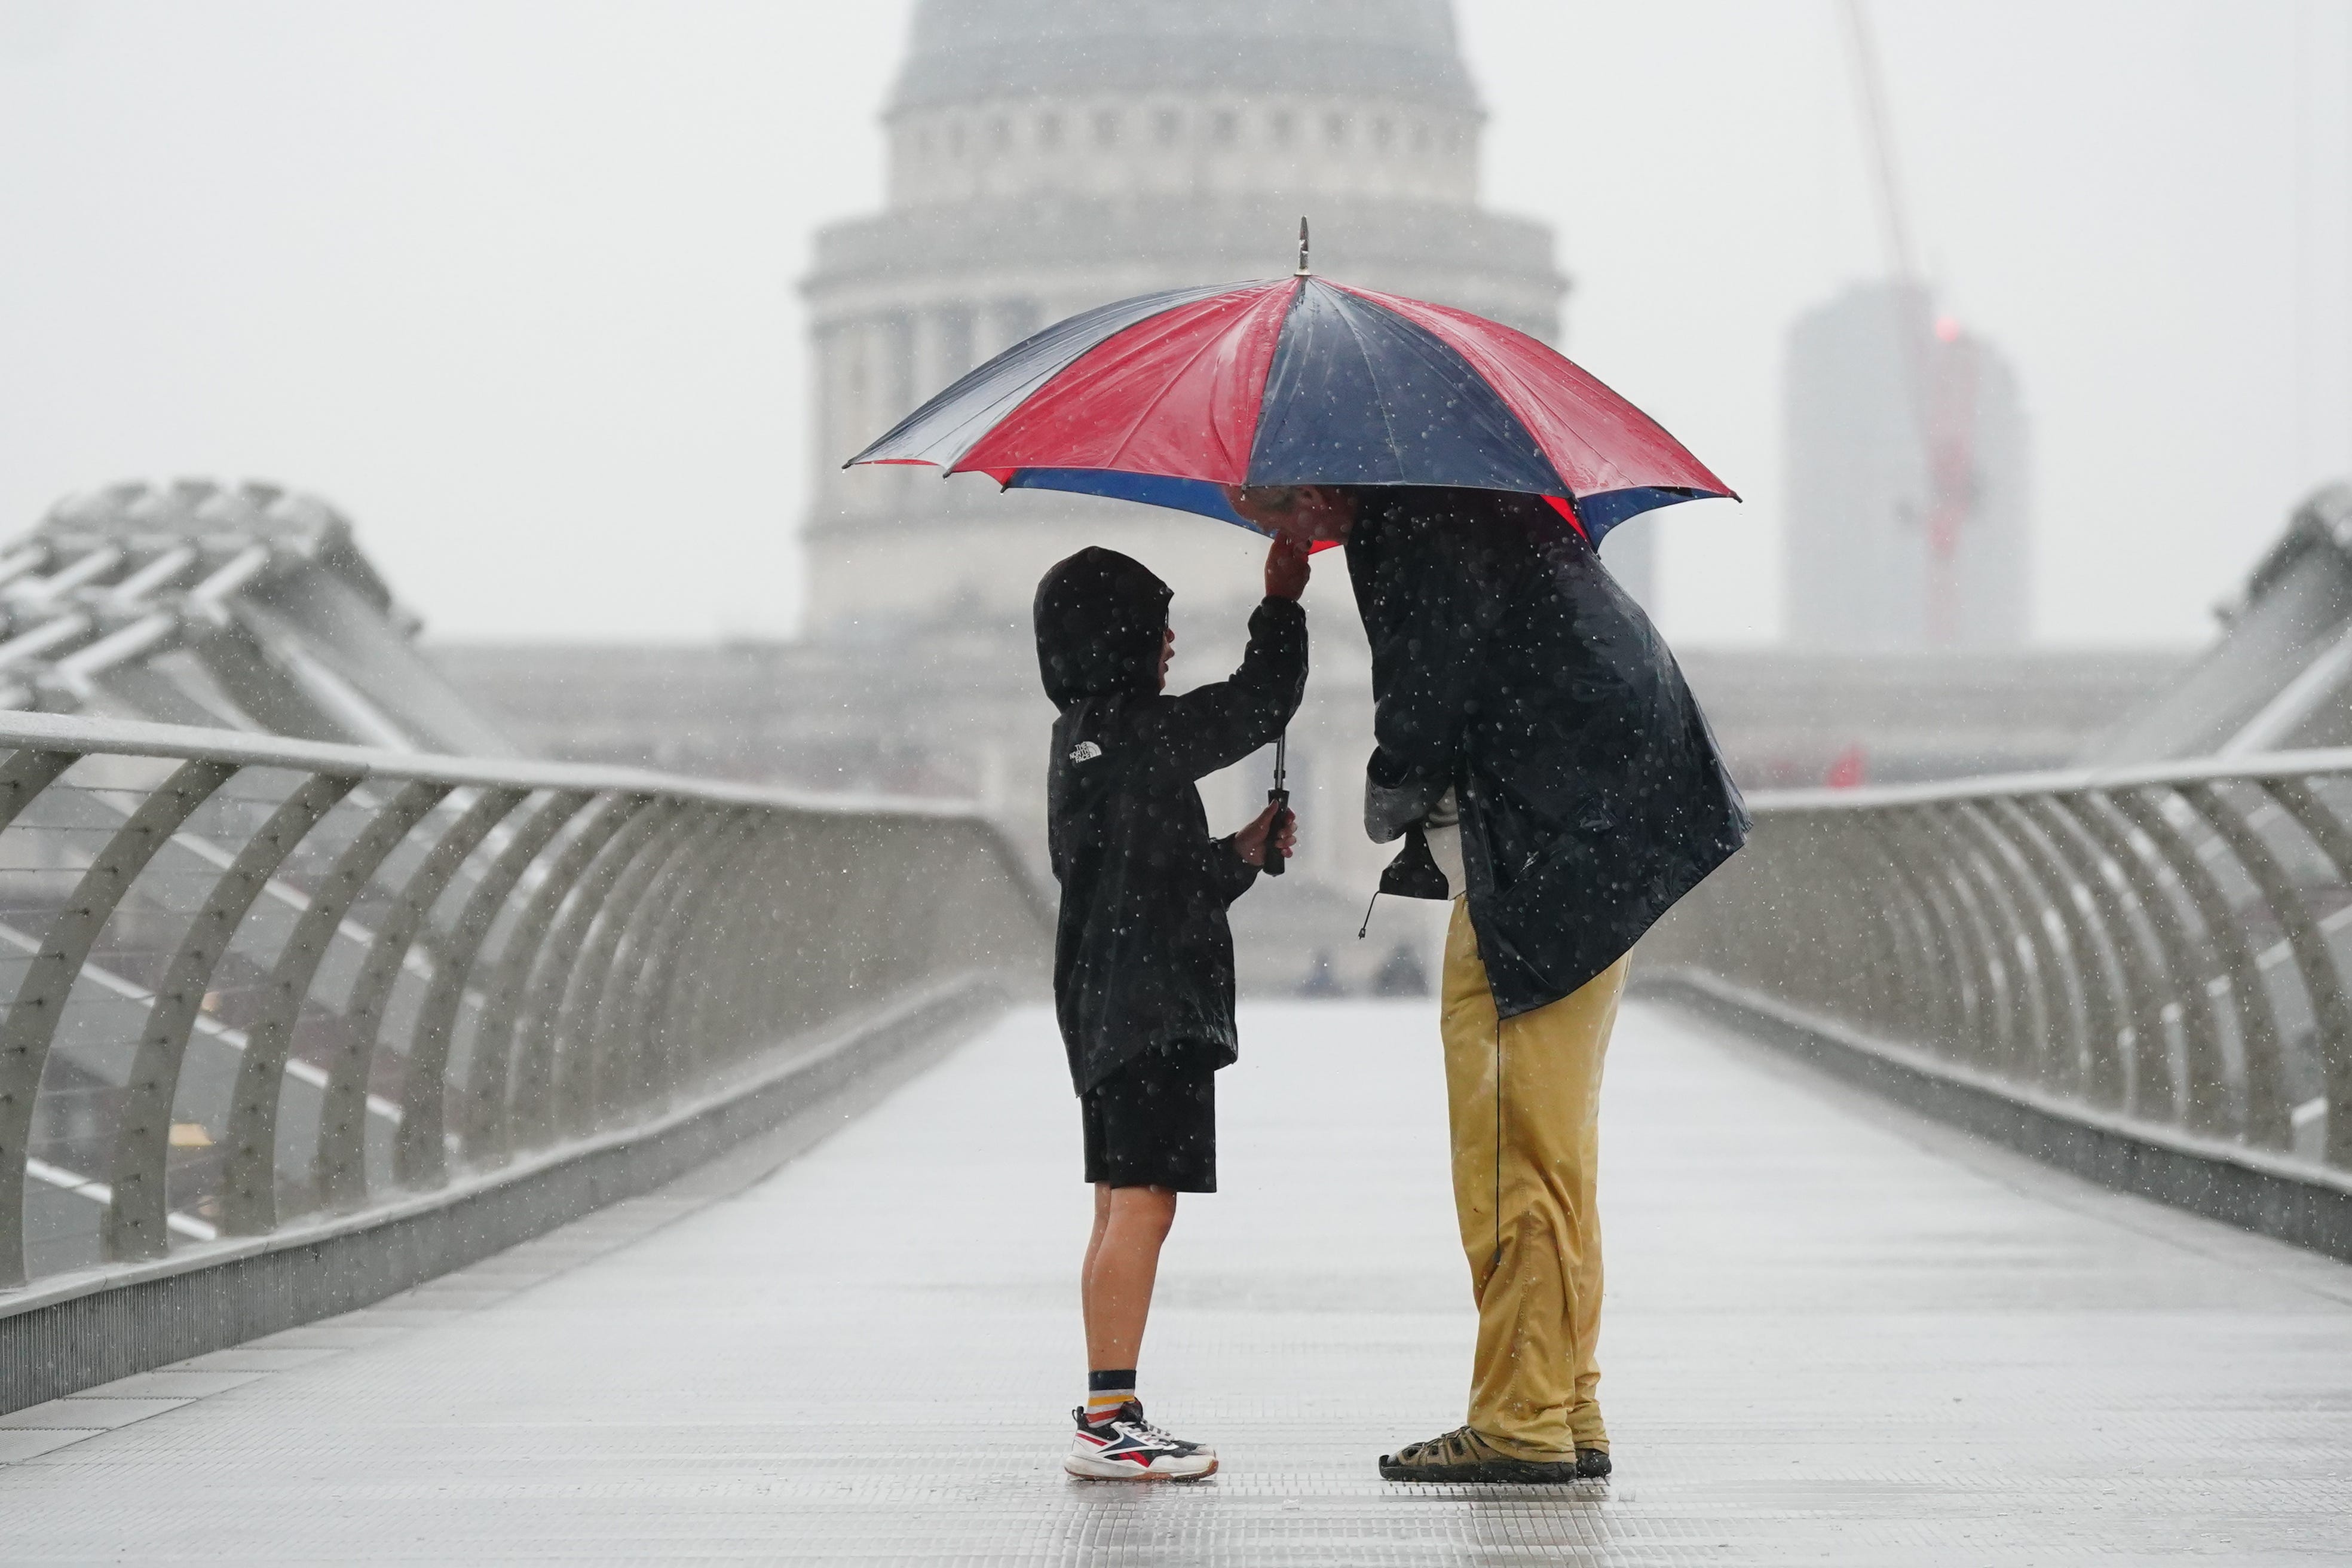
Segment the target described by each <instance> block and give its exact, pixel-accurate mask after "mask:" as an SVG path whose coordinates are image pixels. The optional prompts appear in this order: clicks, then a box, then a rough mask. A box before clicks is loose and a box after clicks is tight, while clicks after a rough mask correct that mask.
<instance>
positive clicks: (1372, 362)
mask: <svg viewBox="0 0 2352 1568" xmlns="http://www.w3.org/2000/svg"><path fill="white" fill-rule="evenodd" d="M1378 308H1379V307H1377V306H1375V307H1374V309H1376V310H1377V309H1378ZM1339 320H1340V321H1344V322H1346V323H1347V328H1348V335H1349V337H1350V338H1353V339H1354V340H1355V342H1356V352H1357V353H1360V354H1361V355H1363V359H1364V373H1365V374H1366V375H1368V376H1370V379H1371V383H1372V406H1373V407H1375V408H1377V409H1379V410H1380V415H1381V434H1382V435H1384V436H1386V437H1388V444H1389V457H1390V458H1391V460H1392V461H1393V462H1395V464H1396V466H1397V472H1399V473H1402V472H1403V471H1404V451H1403V448H1402V447H1399V446H1398V445H1397V438H1396V424H1395V422H1394V421H1393V420H1391V419H1390V417H1389V400H1388V393H1387V389H1386V388H1384V387H1382V386H1381V363H1380V361H1379V360H1378V359H1377V358H1376V357H1374V355H1373V354H1372V353H1371V352H1370V350H1369V349H1367V348H1366V347H1365V346H1364V334H1363V331H1362V330H1361V329H1360V328H1359V327H1358V326H1357V325H1356V323H1355V322H1354V321H1351V320H1349V317H1348V315H1347V313H1346V312H1344V311H1342V312H1341V313H1340V316H1339Z"/></svg>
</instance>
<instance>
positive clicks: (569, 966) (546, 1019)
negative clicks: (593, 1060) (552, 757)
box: [509, 801, 683, 1149]
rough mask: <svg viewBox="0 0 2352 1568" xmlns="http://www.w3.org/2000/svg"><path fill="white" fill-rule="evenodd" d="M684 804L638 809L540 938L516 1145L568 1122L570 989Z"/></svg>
mask: <svg viewBox="0 0 2352 1568" xmlns="http://www.w3.org/2000/svg"><path fill="white" fill-rule="evenodd" d="M682 809H683V807H681V806H679V805H676V804H675V803H673V802H669V801H649V802H647V803H646V805H645V806H643V807H642V808H641V809H639V810H638V811H636V812H635V814H633V815H632V816H630V818H629V820H628V823H627V824H626V826H624V827H622V829H621V830H620V831H619V832H618V833H616V834H614V836H613V837H612V840H611V842H609V843H608V844H606V845H605V846H604V849H603V850H602V851H600V852H599V853H598V854H597V855H596V856H595V857H594V858H593V859H592V860H591V861H590V862H589V864H588V867H587V868H586V869H585V870H584V871H583V872H582V874H581V877H580V879H579V882H578V884H577V885H576V886H575V887H573V889H572V891H571V893H570V894H569V895H568V897H567V898H566V899H565V900H564V902H563V904H562V906H561V908H560V909H559V910H558V912H557V914H556V918H555V921H554V922H553V923H552V924H551V925H550V926H549V928H548V932H547V936H546V938H545V940H543V941H542V942H541V943H540V956H539V961H538V963H537V965H536V967H535V968H534V969H533V970H532V972H531V973H530V977H529V980H528V983H527V984H526V985H525V987H524V991H523V1004H522V1010H521V1013H520V1023H519V1026H518V1027H517V1030H516V1036H517V1038H516V1043H515V1052H514V1058H515V1084H514V1090H513V1093H512V1094H511V1095H510V1096H509V1104H510V1105H511V1107H512V1110H511V1116H512V1126H513V1129H514V1131H513V1134H512V1139H513V1146H514V1147H515V1148H518V1149H533V1148H537V1147H539V1146H540V1145H541V1144H542V1143H545V1142H548V1141H549V1140H551V1139H552V1138H553V1137H554V1136H555V1134H556V1131H557V1129H558V1128H559V1127H561V1126H562V1109H561V1107H560V1106H559V1104H558V1103H557V1100H558V1096H559V1095H560V1094H561V1093H562V1086H561V1084H560V1083H559V1081H558V1075H559V1068H558V1066H557V1060H556V1055H555V1051H556V1044H557V1040H558V1038H559V1036H558V1031H557V1025H558V1024H559V1023H560V1022H561V1021H562V1020H561V1015H562V1009H563V998H564V994H565V993H566V992H568V991H569V990H570V989H571V985H572V977H573V975H574V974H575V973H578V971H579V967H580V965H581V963H583V960H584V959H585V958H586V957H587V954H588V950H589V949H590V947H591V946H592V945H593V943H592V942H590V940H589V934H590V932H591V931H593V929H594V928H595V926H596V923H597V921H599V920H600V919H601V918H602V917H604V916H605V915H607V914H608V913H611V912H612V900H613V895H614V890H615V889H617V888H618V887H619V886H620V884H621V881H622V879H623V878H624V877H625V876H626V875H627V874H628V869H629V867H630V865H631V864H632V863H633V862H635V860H636V859H637V858H639V856H640V855H641V854H642V853H643V852H644V850H645V848H646V845H647V844H648V843H650V842H651V841H652V840H653V839H654V838H655V837H657V836H658V835H659V834H660V832H661V831H662V829H664V828H665V827H667V826H669V825H670V823H672V822H673V821H675V820H676V819H677V815H678V813H679V812H680V811H681V810H682Z"/></svg>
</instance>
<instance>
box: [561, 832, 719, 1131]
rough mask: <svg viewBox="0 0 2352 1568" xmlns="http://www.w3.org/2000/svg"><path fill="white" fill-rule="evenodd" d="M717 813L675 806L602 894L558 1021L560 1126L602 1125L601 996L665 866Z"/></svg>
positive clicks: (605, 1060)
mask: <svg viewBox="0 0 2352 1568" xmlns="http://www.w3.org/2000/svg"><path fill="white" fill-rule="evenodd" d="M713 815H715V814H713V813H711V812H709V811H708V810H705V809H700V808H697V807H693V806H688V805H675V806H673V807H672V808H671V809H670V811H669V812H668V814H667V817H666V819H665V820H663V821H662V822H661V823H660V824H659V830H658V832H657V833H656V835H654V837H653V839H652V841H651V842H650V843H648V844H647V845H646V847H645V849H644V850H643V851H642V852H641V853H639V854H638V855H636V856H635V858H633V859H632V860H631V861H630V863H629V868H628V870H627V872H626V873H625V875H624V876H622V877H621V878H620V879H619V880H618V881H616V882H615V883H614V887H613V889H612V892H611V894H610V896H609V897H608V898H607V899H605V900H603V908H602V910H600V912H599V916H598V919H597V921H596V925H595V929H594V930H593V931H592V932H590V933H589V937H588V940H587V941H586V942H584V943H583V944H582V946H581V948H580V957H579V961H578V962H577V963H574V964H572V969H571V973H570V974H569V976H568V977H567V980H566V983H565V985H564V989H563V994H562V997H561V998H560V1000H559V1001H558V1002H557V1004H556V1005H555V1006H554V1008H553V1009H552V1014H551V1027H552V1029H553V1030H554V1036H555V1051H556V1057H555V1062H556V1068H555V1084H556V1087H555V1101H556V1106H557V1110H558V1121H557V1127H558V1130H559V1131H561V1132H562V1133H563V1134H564V1135H565V1136H567V1137H574V1138H576V1137H581V1136H583V1135H584V1134H586V1133H588V1132H591V1131H594V1129H595V1125H596V1117H597V1110H598V1106H599V1103H600V1097H601V1094H602V1089H601V1085H600V1079H603V1078H604V1075H605V1074H607V1073H608V1072H609V1071H610V1070H611V1063H610V1061H609V1059H608V1058H605V1056H604V1054H603V1049H602V1047H603V1045H604V1037H603V1031H602V1029H601V1028H600V1027H599V1026H600V1024H601V1023H602V1021H603V1020H602V1018H601V1016H600V1013H599V1007H598V1004H599V1002H600V1000H601V999H602V997H603V996H604V994H605V991H606V989H607V987H608V986H609V985H610V984H611V983H612V981H613V980H614V971H615V970H616V969H617V968H618V966H619V963H618V961H619V956H620V951H621V943H622V942H624V941H625V940H626V938H627V937H628V935H629V933H630V932H631V931H634V930H635V928H636V925H637V922H638V921H640V920H641V919H642V918H643V917H644V914H645V911H646V903H647V900H650V899H651V898H652V897H653V889H654V886H655V883H656V881H657V880H658V879H660V876H661V874H662V872H664V871H665V870H667V869H668V868H669V867H670V866H672V865H673V864H675V863H676V861H677V857H678V855H679V854H680V852H681V851H683V850H684V849H685V848H686V847H688V846H689V845H691V844H693V843H694V842H695V841H696V838H697V837H698V830H699V829H700V827H701V826H702V825H703V824H704V823H705V822H706V821H707V820H708V819H709V817H710V816H713Z"/></svg>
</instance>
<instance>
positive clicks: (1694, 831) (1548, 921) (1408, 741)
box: [1348, 488, 1748, 1017]
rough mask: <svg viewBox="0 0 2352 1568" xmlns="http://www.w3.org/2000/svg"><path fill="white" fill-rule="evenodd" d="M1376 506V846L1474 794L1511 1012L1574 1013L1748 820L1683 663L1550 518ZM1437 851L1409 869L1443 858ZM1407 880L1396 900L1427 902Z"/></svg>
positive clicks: (1494, 495)
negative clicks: (1588, 987)
mask: <svg viewBox="0 0 2352 1568" xmlns="http://www.w3.org/2000/svg"><path fill="white" fill-rule="evenodd" d="M1355 494H1356V496H1357V506H1358V510H1357V521H1356V525H1355V528H1354V530H1353V531H1351V532H1350V533H1349V538H1348V574H1349V578H1350V579H1351V580H1352V582H1353V584H1354V585H1355V590H1356V606H1357V608H1358V610H1359V611H1360V613H1361V614H1362V616H1363V618H1364V631H1365V635H1366V636H1367V637H1369V638H1370V642H1371V648H1372V700H1373V704H1374V710H1373V721H1372V728H1373V738H1374V741H1375V742H1376V743H1375V746H1374V749H1373V752H1372V758H1371V762H1370V765H1369V767H1368V769H1367V777H1366V785H1365V793H1364V827H1365V831H1367V832H1368V833H1370V835H1371V837H1372V838H1373V840H1374V841H1375V842H1378V843H1387V842H1389V841H1390V840H1391V839H1394V838H1397V837H1401V836H1403V835H1405V834H1406V833H1407V832H1408V831H1409V830H1412V829H1413V828H1415V827H1416V826H1418V825H1419V824H1420V823H1421V822H1422V820H1423V817H1425V816H1427V815H1428V814H1429V812H1430V810H1431V808H1432V807H1433V805H1436V804H1437V803H1438V802H1439V800H1440V799H1441V797H1442V796H1443V795H1444V793H1445V791H1446V790H1447V789H1448V788H1449V787H1451V788H1452V789H1454V792H1455V798H1456V800H1457V801H1458V803H1459V805H1460V807H1461V817H1462V861H1463V874H1464V876H1465V879H1466V881H1467V883H1468V889H1467V890H1468V893H1469V899H1470V921H1471V925H1472V927H1473V928H1474V929H1475V931H1476V932H1477V934H1478V952H1479V955H1480V957H1481V958H1483V959H1484V960H1485V961H1486V978H1487V984H1488V985H1489V987H1490V988H1491V989H1492V990H1493V992H1494V995H1495V1005H1496V1011H1497V1012H1499V1013H1500V1014H1501V1015H1502V1016H1505V1017H1510V1016H1514V1015H1516V1014H1519V1013H1525V1012H1528V1011H1529V1010H1530V1009H1533V1008H1537V1007H1541V1006H1543V1005H1546V1004H1548V1003H1551V1002H1557V1001H1559V999H1560V998H1561V997H1563V996H1566V995H1568V994H1570V993H1571V992H1573V991H1575V990H1576V989H1577V988H1578V987H1579V986H1581V985H1582V984H1584V983H1585V982H1587V981H1589V980H1591V979H1592V978H1593V977H1594V976H1595V975H1597V974H1599V973H1601V971H1603V970H1605V969H1607V968H1608V967H1609V966H1610V965H1611V964H1612V963H1615V962H1616V961H1617V960H1618V959H1619V958H1620V957H1621V956H1622V955H1623V954H1624V952H1626V951H1627V950H1628V949H1629V948H1631V947H1632V946H1633V943H1634V942H1635V940H1636V939H1638V938H1639V937H1640V936H1641V934H1642V933H1643V931H1647V930H1648V929H1649V928H1650V926H1651V924H1652V922H1654V921H1656V920H1657V918H1658V917H1659V916H1660V915H1662V914H1664V913H1665V911H1666V910H1667V909H1668V908H1670V907H1671V906H1672V905H1673V904H1674V902H1675V900H1677V899H1679V898H1681V897H1682V896H1683V895H1684V894H1685V893H1687V892H1689V891H1690V890H1691V889H1693V888H1695V887H1696V886H1697V885H1698V883H1699V881H1700V879H1703V878H1704V877H1706V874H1707V873H1708V872H1710V871H1712V870H1714V869H1715V868H1716V867H1717V866H1719V865H1721V864H1722V863H1723V862H1724V861H1725V860H1726V859H1727V858H1730V857H1731V855H1732V854H1733V853H1734V852H1735V851H1736V850H1738V847H1740V845H1741V844H1742V843H1744V842H1745V841H1746V840H1747V837H1748V811H1747V807H1746V806H1745V805H1743V804H1742V803H1741V801H1740V798H1739V790H1738V786H1737V785H1735V784H1733V783H1732V782H1731V775H1730V774H1729V773H1727V772H1726V771H1725V768H1724V766H1723V762H1722V759H1721V758H1720V757H1719V756H1718V755H1717V752H1716V747H1715V737H1714V736H1713V734H1711V733H1710V732H1709V731H1708V730H1707V726H1706V718H1705V716H1704V715H1702V714H1701V713H1700V712H1699V709H1698V703H1697V702H1696V700H1694V699H1693V698H1692V696H1691V693H1690V688H1689V687H1688V686H1686V685H1685V683H1684V681H1683V675H1682V671H1681V669H1680V668H1678V667H1677V666H1676V665H1675V659H1674V655H1673V654H1672V653H1670V652H1668V651H1667V649H1666V645H1665V643H1664V640H1663V639H1662V638H1660V637H1659V636H1658V634H1657V630H1656V628H1654V626H1651V625H1650V620H1649V617H1648V616H1644V615H1643V613H1642V609H1641V606H1640V605H1636V604H1634V603H1633V599H1632V598H1631V597H1629V596H1628V595H1626V593H1625V591H1624V590H1623V589H1622V588H1621V587H1619V586H1618V585H1617V584H1616V582H1615V581H1614V580H1613V579H1612V578H1611V576H1610V575H1609V574H1608V572H1607V570H1606V569H1605V568H1603V567H1602V566H1601V560H1600V557H1599V556H1598V555H1597V554H1595V553H1594V552H1593V550H1592V547H1591V545H1589V544H1587V543H1586V542H1585V541H1584V539H1583V536H1582V535H1580V533H1578V532H1577V531H1576V530H1575V529H1574V528H1572V527H1571V526H1570V524H1569V522H1568V521H1567V520H1566V519H1564V518H1562V517H1561V516H1560V515H1559V513H1558V512H1557V511H1555V510H1552V508H1551V507H1550V506H1549V505H1548V504H1547V503H1545V502H1544V501H1543V500H1540V499H1539V498H1537V497H1533V496H1520V495H1511V494H1506V493H1503V492H1499V491H1493V490H1448V489H1404V488H1366V489H1360V490H1357V491H1356V492H1355ZM1418 838H1419V836H1418V835H1417V834H1416V835H1415V842H1414V843H1412V844H1410V845H1409V846H1408V847H1407V850H1406V857H1415V858H1419V859H1421V860H1423V861H1425V859H1426V853H1427V852H1426V850H1425V848H1423V847H1421V846H1420V844H1419V842H1418ZM1404 864H1405V857H1400V863H1399V867H1397V868H1391V870H1392V872H1395V871H1401V870H1402V868H1403V867H1404ZM1396 880H1397V879H1395V878H1393V877H1392V878H1391V879H1383V886H1384V887H1385V888H1389V889H1391V890H1408V889H1398V888H1397V887H1396V885H1395V884H1396Z"/></svg>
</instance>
